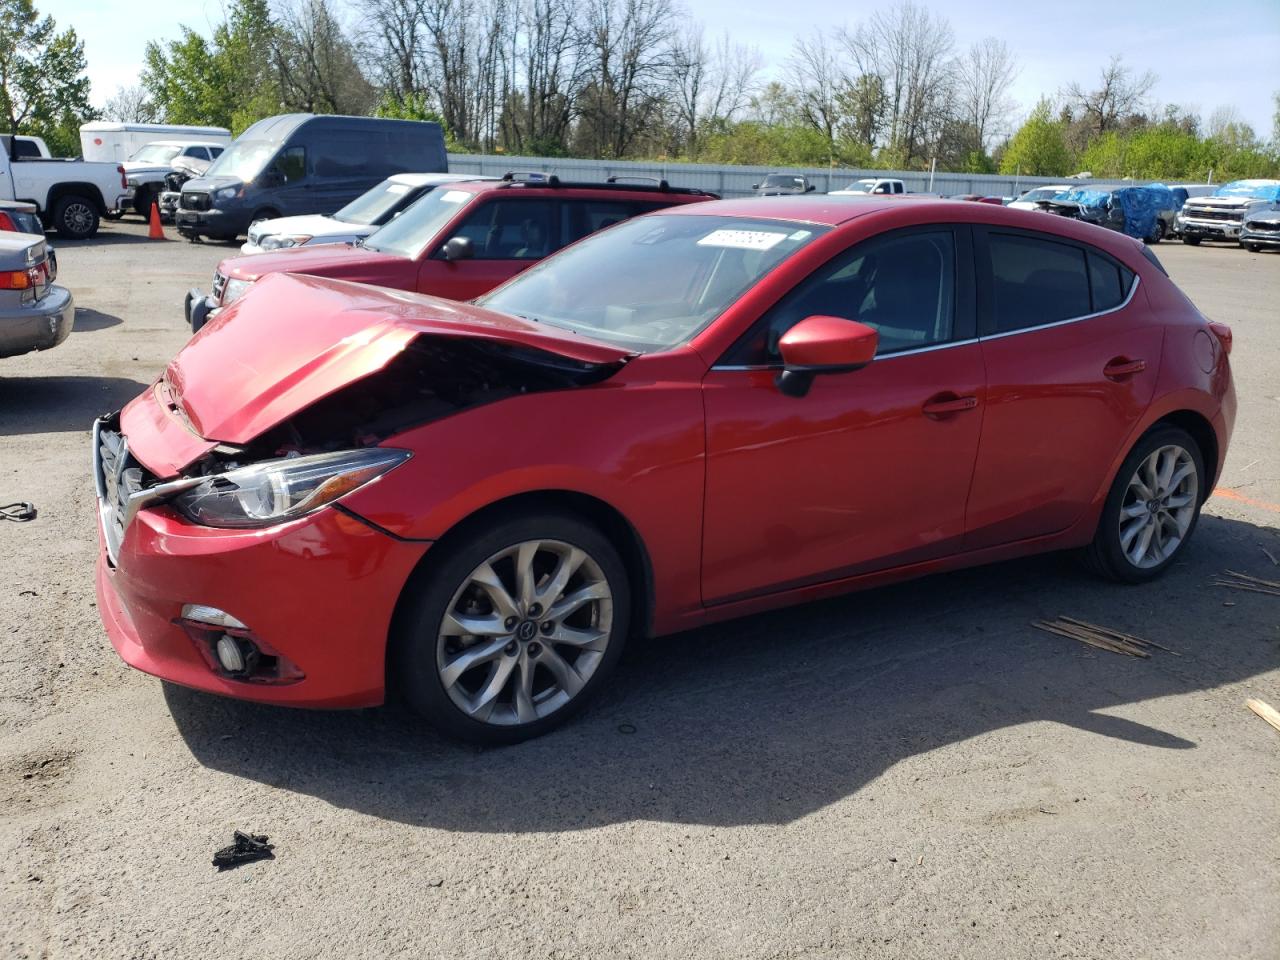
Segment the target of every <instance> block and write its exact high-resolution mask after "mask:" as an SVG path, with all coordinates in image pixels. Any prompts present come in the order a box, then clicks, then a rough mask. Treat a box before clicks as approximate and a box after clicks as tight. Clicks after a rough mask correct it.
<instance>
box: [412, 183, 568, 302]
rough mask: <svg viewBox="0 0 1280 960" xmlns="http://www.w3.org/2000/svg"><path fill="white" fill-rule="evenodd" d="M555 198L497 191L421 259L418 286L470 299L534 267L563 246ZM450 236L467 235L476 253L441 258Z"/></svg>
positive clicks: (432, 293)
mask: <svg viewBox="0 0 1280 960" xmlns="http://www.w3.org/2000/svg"><path fill="white" fill-rule="evenodd" d="M557 203H558V201H555V200H552V199H550V198H547V197H544V196H538V195H533V196H527V197H525V196H519V195H516V194H514V193H498V194H495V196H494V197H493V198H492V199H488V200H485V201H482V202H481V203H479V204H477V205H475V206H474V207H473V208H472V209H471V211H470V212H469V213H468V215H467V216H466V218H465V219H464V220H463V221H462V223H461V224H460V225H459V226H458V227H456V228H455V229H454V230H453V231H452V232H451V233H450V234H449V235H448V236H442V237H441V238H440V241H439V242H438V243H437V244H436V246H435V249H434V251H432V252H431V253H430V254H429V255H428V256H427V257H426V258H424V259H423V261H422V266H421V267H420V268H419V271H418V291H419V292H420V293H429V294H431V295H433V296H437V297H447V298H448V299H450V300H470V299H472V298H473V297H478V296H480V294H482V293H487V292H488V291H489V290H492V289H493V288H494V287H496V286H497V285H498V284H500V283H503V282H504V281H506V280H509V279H510V278H512V277H514V276H515V275H516V274H517V273H520V272H521V271H522V270H526V269H528V268H529V267H531V266H533V264H535V263H537V262H538V261H539V260H541V259H542V258H544V257H546V256H547V255H548V254H550V253H552V252H553V251H554V250H556V249H558V247H559V246H560V245H561V242H560V230H559V227H560V224H559V218H558V211H557ZM453 237H466V238H467V239H469V240H470V241H471V247H472V250H473V251H474V256H472V257H471V258H470V259H468V260H453V261H449V260H445V258H444V253H443V252H442V248H443V247H444V244H445V243H446V242H448V241H449V240H450V239H452V238H453Z"/></svg>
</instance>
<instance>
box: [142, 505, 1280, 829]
mask: <svg viewBox="0 0 1280 960" xmlns="http://www.w3.org/2000/svg"><path fill="white" fill-rule="evenodd" d="M1278 540H1280V531H1276V530H1274V529H1271V528H1268V527H1256V526H1253V525H1251V524H1247V523H1241V522H1238V521H1232V520H1225V519H1219V518H1215V517H1211V516H1206V517H1204V519H1203V522H1202V527H1201V529H1200V531H1199V534H1198V536H1197V541H1196V543H1195V544H1194V545H1193V547H1192V549H1191V550H1190V551H1189V553H1188V555H1187V559H1186V560H1185V561H1183V562H1181V563H1179V564H1178V565H1177V566H1176V567H1175V568H1174V569H1172V570H1170V571H1169V573H1168V574H1167V575H1166V576H1165V577H1163V578H1162V579H1160V580H1159V581H1156V582H1155V583H1151V584H1147V585H1144V586H1140V587H1124V586H1118V585H1114V584H1109V583H1103V582H1100V581H1098V580H1097V579H1094V578H1092V577H1090V576H1089V575H1087V574H1085V573H1083V572H1082V571H1079V570H1078V569H1077V567H1076V566H1075V564H1074V563H1073V562H1072V561H1071V560H1070V558H1066V557H1062V556H1044V557H1037V558H1034V559H1030V560H1023V561H1018V562H1015V563H1006V564H1002V565H998V566H991V567H984V568H978V569H974V570H968V571H962V572H958V573H952V574H946V575H940V576H935V577H930V578H927V579H924V580H918V581H915V582H912V583H907V584H902V585H899V586H895V587H889V588H884V589H880V590H875V591H869V592H866V593H861V594H855V595H851V596H848V597H845V598H841V599H838V600H831V601H825V602H821V603H814V604H809V605H806V606H802V607H796V608H791V609H788V610H782V611H777V612H773V613H769V614H765V615H761V616H755V617H750V618H744V619H741V620H736V621H732V622H729V623H724V624H720V625H717V626H713V627H708V628H704V629H700V630H695V631H691V632H687V633H683V634H679V635H676V636H670V637H664V638H659V639H656V640H652V641H648V642H642V643H636V644H634V645H633V646H632V647H631V648H630V649H629V651H628V655H627V656H625V657H624V658H623V660H622V662H621V664H620V667H619V669H618V671H617V673H615V674H614V676H613V678H612V680H611V681H610V686H609V688H608V689H607V690H606V691H604V692H603V696H602V697H601V698H600V699H599V700H598V701H597V702H596V704H595V705H594V706H593V707H592V708H591V709H590V710H589V711H588V712H587V713H586V714H585V715H584V716H582V717H580V718H579V719H578V720H577V721H575V722H573V723H571V724H569V725H568V726H567V727H565V728H563V729H562V730H560V731H558V732H555V733H552V734H550V735H548V736H545V737H543V738H541V739H538V740H534V741H530V742H528V743H525V744H521V745H519V746H515V747H507V748H502V749H492V750H480V749H477V748H474V747H467V746H464V745H459V744H455V743H452V742H450V741H447V740H444V739H443V738H441V737H440V736H438V735H437V734H436V733H434V732H433V731H432V730H430V729H427V728H424V726H423V725H422V724H420V723H419V722H417V721H416V720H414V719H413V718H412V717H409V716H407V715H406V714H405V713H404V712H403V711H402V710H400V709H397V708H382V709H375V710H365V711H356V712H345V713H344V712H332V711H329V712H308V711H298V710H289V709H284V708H273V707H266V706H261V705H256V704H249V703H244V702H240V701H235V700H228V699H223V698H219V697H214V696H210V695H205V694H201V693H196V692H193V691H190V690H186V689H184V688H179V687H176V686H171V685H167V686H166V687H165V698H166V700H167V703H168V706H169V708H170V710H171V712H172V715H173V718H174V721H175V723H176V725H177V728H178V730H179V732H180V733H181V736H182V737H183V738H184V740H185V742H186V743H187V745H188V747H189V748H190V750H191V751H192V753H193V754H194V756H195V757H196V759H197V760H198V761H199V762H200V763H201V764H203V765H204V766H206V767H208V768H211V769H214V770H219V771H222V772H225V773H230V774H234V775H236V776H240V777H245V778H248V779H251V780H255V781H259V782H262V783H265V784H269V785H271V786H274V787H278V788H281V789H285V790H290V791H296V792H300V793H304V794H308V795H312V796H316V797H319V798H322V799H324V800H326V801H327V802H329V803H332V804H335V805H337V806H340V807H344V808H349V809H353V810H357V811H360V812H363V813H367V814H370V815H372V816H376V817H382V818H387V819H391V820H395V821H399V822H403V823H408V824H419V825H424V826H431V827H439V828H445V829H449V830H459V831H479V832H485V831H540V832H548V831H550V832H554V831H566V830H579V829H584V828H590V827H596V826H601V825H604V824H612V823H617V822H623V821H631V820H640V819H643V820H659V821H666V822H673V823H689V824H704V825H721V826H732V825H743V824H765V823H767V824H785V823H790V822H792V821H794V820H796V819H797V818H800V817H803V816H805V815H807V814H810V813H812V812H814V811H815V810H818V809H820V808H822V807H824V806H826V805H827V804H830V803H833V802H835V801H838V800H840V799H842V798H844V797H846V796H849V795H851V794H854V793H856V792H858V791H860V790H863V789H864V788H866V787H867V785H868V784H870V783H871V782H872V781H874V780H875V779H876V778H877V777H878V776H879V775H881V774H882V773H883V772H885V771H886V770H888V769H889V768H891V767H893V766H894V765H895V764H897V763H899V762H901V761H903V760H906V759H908V758H910V757H912V756H915V755H917V754H922V753H926V752H929V751H932V750H936V749H939V748H942V747H945V746H947V745H949V744H954V743H958V742H961V741H964V740H967V739H970V738H973V737H978V736H982V735H984V734H989V733H991V732H993V731H998V730H1005V729H1009V728H1014V727H1017V726H1019V725H1023V724H1029V723H1037V722H1038V723H1043V722H1046V721H1048V722H1053V723H1059V724H1065V725H1067V726H1071V727H1075V728H1077V729H1080V730H1085V731H1088V732H1089V733H1091V734H1093V735H1095V736H1099V737H1104V738H1108V739H1110V740H1114V741H1116V742H1117V743H1118V744H1124V745H1125V748H1126V749H1138V750H1153V751H1160V750H1194V749H1196V747H1197V745H1196V743H1195V742H1194V741H1193V740H1192V739H1190V738H1189V737H1188V736H1187V735H1186V732H1185V731H1182V730H1180V729H1178V728H1177V727H1173V728H1171V729H1157V728H1154V727H1150V726H1146V725H1143V724H1141V723H1137V722H1135V721H1133V720H1129V719H1124V718H1122V717H1120V716H1116V715H1114V714H1113V713H1112V712H1111V711H1113V710H1116V709H1117V708H1123V707H1124V706H1125V705H1127V704H1135V703H1139V702H1141V701H1145V700H1150V699H1153V698H1158V697H1167V696H1170V695H1178V694H1186V693H1189V692H1193V691H1196V690H1209V689H1212V688H1215V687H1219V686H1222V685H1223V684H1229V683H1234V682H1237V681H1241V680H1245V679H1247V678H1249V677H1253V676H1256V675H1258V674H1261V673H1264V672H1266V671H1269V670H1273V669H1276V668H1277V667H1280V642H1278V641H1277V638H1276V634H1275V628H1274V620H1273V619H1271V618H1272V617H1273V616H1274V607H1271V608H1268V607H1267V606H1266V605H1267V604H1269V603H1274V602H1275V601H1274V600H1272V599H1271V598H1268V597H1259V596H1256V595H1251V594H1238V595H1231V599H1232V600H1233V601H1237V600H1238V601H1239V602H1237V603H1235V605H1234V606H1232V607H1224V604H1223V601H1224V596H1227V594H1226V593H1225V592H1224V591H1223V590H1221V589H1220V588H1214V587H1212V586H1210V585H1209V577H1210V575H1211V574H1212V573H1216V572H1218V571H1221V570H1222V569H1224V568H1228V567H1230V568H1233V569H1239V570H1255V571H1256V572H1259V573H1261V574H1262V575H1264V576H1265V575H1266V574H1265V573H1263V572H1262V568H1261V567H1260V566H1259V561H1260V558H1261V557H1262V553H1261V551H1260V550H1259V549H1258V546H1259V545H1269V546H1270V548H1271V549H1272V552H1275V549H1276V547H1277V541H1278ZM1267 565H1268V566H1269V563H1267ZM1061 614H1066V615H1071V616H1075V617H1078V618H1080V619H1083V620H1087V621H1091V622H1094V623H1102V624H1106V625H1109V626H1113V627H1115V628H1118V629H1122V630H1125V631H1128V632H1132V633H1135V634H1137V635H1139V636H1144V637H1146V638H1149V639H1151V640H1155V641H1157V642H1159V643H1161V644H1163V645H1164V646H1166V647H1169V648H1171V649H1173V650H1176V651H1177V652H1178V654H1180V655H1174V654H1172V653H1165V652H1161V651H1156V652H1155V654H1154V655H1153V656H1152V657H1151V658H1150V659H1147V660H1138V659H1131V658H1128V657H1123V656H1119V655H1116V654H1112V653H1109V652H1104V651H1100V650H1097V649H1094V648H1091V647H1086V646H1084V645H1082V644H1080V643H1077V642H1076V641H1074V640H1069V639H1065V638H1062V637H1058V636H1054V635H1051V634H1047V633H1043V632H1041V631H1038V630H1035V629H1033V628H1032V627H1031V626H1030V621H1031V620H1033V619H1036V618H1041V617H1047V618H1051V617H1055V616H1058V615H1061ZM1026 749H1028V750H1034V749H1035V745H1034V741H1028V745H1027V748H1026Z"/></svg>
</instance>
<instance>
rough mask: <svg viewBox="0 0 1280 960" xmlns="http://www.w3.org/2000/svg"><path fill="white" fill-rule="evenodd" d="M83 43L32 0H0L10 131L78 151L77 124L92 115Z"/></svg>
mask: <svg viewBox="0 0 1280 960" xmlns="http://www.w3.org/2000/svg"><path fill="white" fill-rule="evenodd" d="M84 70H85V59H84V44H83V43H82V42H81V40H80V38H79V37H77V36H76V32H75V30H73V29H70V28H68V29H67V30H64V31H62V32H61V33H59V32H58V31H57V25H56V24H55V23H54V20H53V18H52V17H50V16H44V17H41V16H40V14H39V12H38V11H37V10H36V8H35V5H34V3H32V0H0V121H3V123H4V127H5V130H6V131H7V132H9V133H15V134H17V133H28V134H35V135H36V136H41V137H44V138H45V140H46V141H47V142H48V144H49V147H50V149H51V150H53V151H54V152H55V153H58V154H63V155H68V154H75V153H78V152H79V149H80V139H79V126H80V124H81V123H83V122H84V121H86V120H90V119H92V118H93V116H94V111H93V108H92V107H91V106H90V105H89V78H88V77H86V76H85V75H84Z"/></svg>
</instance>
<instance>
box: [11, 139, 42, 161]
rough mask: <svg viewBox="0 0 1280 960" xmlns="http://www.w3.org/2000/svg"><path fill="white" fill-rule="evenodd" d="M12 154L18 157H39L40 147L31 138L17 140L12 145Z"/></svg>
mask: <svg viewBox="0 0 1280 960" xmlns="http://www.w3.org/2000/svg"><path fill="white" fill-rule="evenodd" d="M13 154H14V156H16V157H17V158H18V159H22V158H23V157H39V156H40V148H39V147H38V146H36V144H35V141H33V140H18V141H17V142H15V143H14V145H13Z"/></svg>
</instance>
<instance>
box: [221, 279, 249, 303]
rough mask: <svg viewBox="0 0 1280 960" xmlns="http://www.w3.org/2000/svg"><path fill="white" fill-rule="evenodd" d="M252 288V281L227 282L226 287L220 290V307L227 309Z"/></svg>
mask: <svg viewBox="0 0 1280 960" xmlns="http://www.w3.org/2000/svg"><path fill="white" fill-rule="evenodd" d="M251 286H253V281H252V280H228V281H227V283H226V286H224V287H223V288H222V300H221V301H220V302H221V304H222V306H224V307H229V306H230V305H231V304H232V303H234V302H235V301H237V300H239V299H240V298H241V297H242V296H244V293H245V291H246V290H248V289H249V288H250V287H251Z"/></svg>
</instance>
